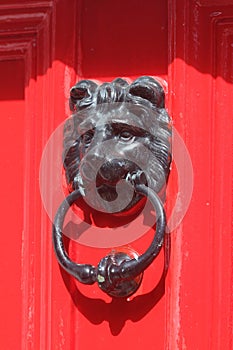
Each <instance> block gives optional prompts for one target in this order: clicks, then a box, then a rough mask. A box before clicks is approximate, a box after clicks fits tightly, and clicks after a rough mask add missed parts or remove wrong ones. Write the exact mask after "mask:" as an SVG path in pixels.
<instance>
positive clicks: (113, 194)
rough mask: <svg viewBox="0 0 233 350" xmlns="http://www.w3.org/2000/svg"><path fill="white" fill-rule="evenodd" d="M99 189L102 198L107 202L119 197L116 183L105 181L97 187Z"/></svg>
mask: <svg viewBox="0 0 233 350" xmlns="http://www.w3.org/2000/svg"><path fill="white" fill-rule="evenodd" d="M97 191H98V193H99V195H100V197H101V198H102V199H104V200H105V201H107V202H113V201H115V200H116V199H117V196H118V194H117V191H116V185H110V184H107V183H103V184H101V185H99V186H98V187H97Z"/></svg>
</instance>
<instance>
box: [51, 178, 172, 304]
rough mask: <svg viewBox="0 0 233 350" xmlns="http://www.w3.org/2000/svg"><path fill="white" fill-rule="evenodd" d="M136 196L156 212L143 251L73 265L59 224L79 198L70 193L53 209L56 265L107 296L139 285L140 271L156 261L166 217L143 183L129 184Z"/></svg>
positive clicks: (128, 292) (121, 294) (125, 293)
mask: <svg viewBox="0 0 233 350" xmlns="http://www.w3.org/2000/svg"><path fill="white" fill-rule="evenodd" d="M132 183H133V186H134V189H135V191H136V192H137V193H139V194H142V195H144V196H146V197H148V199H149V200H150V201H151V203H152V205H153V207H154V209H155V213H156V230H155V236H154V238H153V240H152V243H151V244H150V246H149V248H148V249H147V250H146V252H145V253H144V254H142V255H140V256H138V257H137V258H132V257H130V256H129V255H128V254H126V253H123V252H114V253H110V254H109V255H107V256H105V257H104V258H102V259H101V261H100V262H99V264H98V266H97V267H95V266H93V265H89V264H78V263H75V262H73V261H72V260H71V259H70V258H69V256H68V254H67V252H66V251H65V248H64V244H63V232H62V231H63V223H64V219H65V216H66V213H67V212H68V210H69V208H70V206H71V205H72V204H73V203H74V202H75V201H76V200H77V199H78V198H79V197H80V196H81V193H80V191H79V189H77V190H75V191H74V192H72V193H70V194H69V195H68V196H67V197H66V198H65V200H64V201H63V202H62V204H61V205H60V207H59V209H58V210H57V213H56V216H55V219H54V223H53V244H54V249H55V253H56V255H57V259H58V261H59V263H60V265H61V266H62V267H63V268H64V269H65V270H66V271H67V272H68V273H69V274H71V275H72V276H74V277H75V278H76V279H77V280H78V281H79V282H81V283H84V284H93V283H95V282H97V283H98V285H99V287H100V288H101V289H102V290H103V291H104V292H105V293H107V294H109V295H110V296H114V297H127V296H130V295H131V294H133V293H134V292H135V291H136V290H137V288H138V287H139V285H140V281H141V279H142V273H143V271H144V270H145V269H146V268H147V267H148V266H149V265H150V264H151V263H152V261H153V260H154V259H155V258H156V256H157V255H158V253H159V252H160V249H161V247H162V245H163V239H164V232H165V228H166V216H165V212H164V208H163V204H162V202H161V200H160V198H159V197H158V195H157V194H156V193H155V192H154V191H153V190H152V189H151V188H149V187H147V186H146V185H144V184H137V183H135V181H132Z"/></svg>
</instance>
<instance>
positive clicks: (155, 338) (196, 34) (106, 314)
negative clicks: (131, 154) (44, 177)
mask: <svg viewBox="0 0 233 350" xmlns="http://www.w3.org/2000/svg"><path fill="white" fill-rule="evenodd" d="M0 16H1V21H0V72H1V81H2V87H1V94H0V98H1V100H0V110H1V130H2V137H1V145H0V146H1V147H0V153H1V159H0V163H1V175H0V176H1V182H0V183H1V193H2V201H1V202H2V204H1V212H2V216H1V217H2V222H1V223H2V235H1V237H2V238H1V242H2V245H1V264H0V276H1V283H0V309H1V323H0V335H1V337H0V348H1V349H4V350H5V349H7V350H8V349H9V350H10V349H20V348H21V349H66V350H68V349H69V350H73V349H77V348H78V349H83V350H84V349H85V350H86V349H92V348H95V349H113V350H114V349H119V348H120V349H126V348H128V347H130V348H134V349H141V348H142V347H144V348H146V349H155V348H156V349H159V350H160V349H161V350H162V349H169V350H176V349H179V350H180V349H182V350H183V349H188V350H192V349H193V350H197V349H199V350H206V349H211V350H222V349H226V350H230V349H232V348H233V343H232V333H233V332H232V321H233V320H232V305H233V299H232V294H233V293H232V292H233V290H232V284H233V273H232V252H233V251H232V176H233V174H232V171H233V169H232V145H233V130H232V119H233V118H232V111H233V102H232V101H233V96H232V94H233V93H232V91H233V89H232V83H233V78H232V77H233V70H232V67H233V64H232V57H233V55H232V53H233V51H232V50H233V3H232V1H231V0H224V1H220V0H213V1H212V0H199V1H194V0H193V1H188V0H179V1H178V0H177V1H175V0H169V1H168V4H167V3H166V2H155V1H147V2H137V5H135V1H132V0H128V1H126V2H122V1H120V2H119V1H118V2H114V3H113V2H109V1H107V0H103V1H101V2H100V1H99V2H93V1H88V0H86V1H85V0H83V1H81V0H80V1H74V0H71V1H69V5H67V1H65V0H58V1H56V2H55V1H44V2H39V1H32V0H30V1H26V0H25V1H21V2H20V4H18V3H17V4H16V3H15V2H14V1H9V0H8V1H3V2H2V3H1V5H0ZM143 74H150V75H153V76H159V77H161V78H163V79H165V80H166V81H167V82H168V95H167V106H168V110H169V112H170V114H171V115H172V117H173V120H174V126H175V127H176V129H177V130H178V131H179V133H180V134H181V136H182V137H183V139H184V141H185V143H186V145H187V147H188V150H189V152H190V155H191V159H192V163H193V169H194V191H193V196H192V200H191V203H190V207H189V210H188V212H187V214H186V216H185V218H184V220H183V221H182V223H181V224H180V226H179V227H178V228H177V229H176V230H175V231H174V232H172V233H171V235H170V238H171V257H170V263H169V270H168V275H167V277H166V279H164V278H163V277H162V278H161V276H162V271H163V266H164V257H163V252H161V254H160V256H159V257H158V258H157V259H156V261H155V262H154V263H153V264H152V265H151V267H150V268H149V269H148V270H147V271H146V273H145V276H144V280H143V285H142V287H141V288H140V289H139V291H138V292H137V294H136V296H135V297H132V298H131V301H127V302H126V301H124V300H113V301H112V300H111V299H110V298H109V297H108V296H105V295H104V294H103V293H102V292H101V291H100V290H99V289H98V287H97V286H83V285H80V284H79V283H77V282H75V281H74V280H73V279H70V278H69V276H67V275H66V274H64V273H63V272H61V271H60V269H59V267H58V264H57V261H56V259H55V257H54V254H53V251H52V247H51V223H50V220H49V219H48V217H47V215H46V213H45V211H44V209H43V207H42V203H41V198H40V191H39V165H40V159H41V155H42V152H43V149H44V146H45V144H46V141H47V139H48V137H49V135H50V134H51V133H52V131H53V130H54V129H55V128H56V126H57V125H59V124H60V123H61V122H62V121H63V120H64V118H65V117H66V116H67V115H68V113H69V111H68V104H67V98H68V91H69V88H70V86H72V84H74V82H75V81H76V79H81V78H94V79H99V80H108V79H112V78H114V77H115V76H129V77H132V78H133V77H135V76H140V75H143ZM187 181H188V179H187ZM176 190H177V184H176V175H175V171H174V175H172V177H171V178H170V184H169V191H168V205H169V203H170V206H171V204H172V205H173V204H174V198H175V196H176ZM181 204H182V203H181ZM150 239H151V233H149V234H148V235H145V236H144V237H142V238H140V240H138V241H136V242H134V244H133V246H134V248H135V249H136V250H137V251H138V252H139V253H140V252H143V251H144V250H145V247H146V246H147V244H148V242H149V241H150ZM166 246H168V245H166ZM107 251H108V250H102V249H94V248H90V247H85V246H81V245H77V244H75V243H73V242H71V243H70V254H71V256H73V257H77V259H78V260H79V261H80V262H90V263H91V262H93V263H96V262H97V261H99V258H100V257H102V256H104V254H105V253H106V252H107ZM160 278H161V279H160Z"/></svg>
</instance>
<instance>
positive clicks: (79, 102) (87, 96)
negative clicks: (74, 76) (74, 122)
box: [69, 80, 97, 111]
mask: <svg viewBox="0 0 233 350" xmlns="http://www.w3.org/2000/svg"><path fill="white" fill-rule="evenodd" d="M96 88H97V84H96V83H94V82H93V81H91V80H81V81H80V82H78V83H77V84H76V85H75V86H73V87H72V88H71V89H70V100H69V103H70V109H71V111H76V110H78V109H81V108H84V107H87V106H89V105H91V104H92V102H93V96H94V93H95V91H96Z"/></svg>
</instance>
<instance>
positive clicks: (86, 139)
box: [81, 130, 94, 146]
mask: <svg viewBox="0 0 233 350" xmlns="http://www.w3.org/2000/svg"><path fill="white" fill-rule="evenodd" d="M93 136H94V132H93V131H91V130H90V131H87V132H86V133H85V134H83V135H82V136H81V139H82V143H83V144H84V145H85V146H89V145H90V143H91V141H92V139H93Z"/></svg>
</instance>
